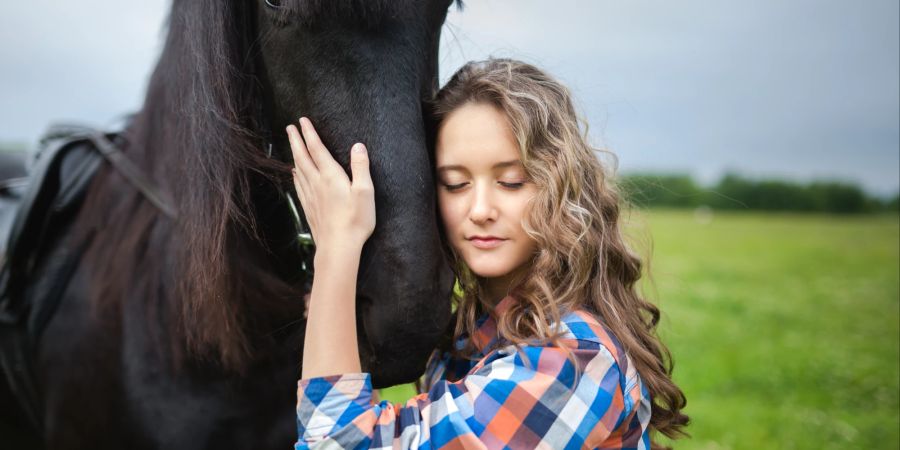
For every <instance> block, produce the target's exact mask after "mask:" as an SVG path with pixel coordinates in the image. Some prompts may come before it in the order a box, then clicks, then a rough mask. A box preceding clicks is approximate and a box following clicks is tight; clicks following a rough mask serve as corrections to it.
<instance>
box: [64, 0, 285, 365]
mask: <svg viewBox="0 0 900 450" xmlns="http://www.w3.org/2000/svg"><path fill="white" fill-rule="evenodd" d="M254 17H255V11H254V8H253V3H252V2H245V1H227V2H218V1H216V2H199V1H194V0H180V1H179V0H176V1H175V2H174V4H173V7H172V11H171V15H170V17H169V20H168V26H169V32H168V38H167V40H166V43H165V46H164V49H163V51H162V54H161V56H160V59H159V62H158V65H157V67H156V69H155V71H154V73H153V75H152V77H151V79H150V83H149V86H148V89H147V96H146V99H145V103H144V106H143V108H142V110H141V111H140V112H139V113H138V114H137V115H136V117H135V118H134V120H133V122H132V123H131V125H130V126H129V127H128V129H127V130H126V132H125V136H126V139H127V142H128V143H127V147H126V151H127V153H128V156H129V157H130V158H132V159H133V160H135V161H136V162H138V163H139V164H140V165H141V166H142V167H145V168H147V170H148V171H149V173H150V174H151V176H152V178H154V179H155V180H154V181H156V182H157V183H158V185H160V186H161V187H162V189H163V190H164V191H166V193H167V194H168V195H169V196H170V197H171V198H172V199H173V200H174V202H175V205H176V208H177V210H178V215H179V218H178V221H177V222H173V221H170V220H168V219H167V218H166V217H164V216H163V215H161V214H160V213H159V212H158V211H157V210H155V209H154V208H153V207H152V206H151V205H150V204H148V203H147V202H146V201H145V200H144V199H143V198H142V197H141V195H140V194H138V193H137V192H136V191H132V190H130V189H128V188H120V189H118V190H117V189H113V188H112V186H113V185H119V180H118V179H117V178H118V177H117V175H116V174H115V173H113V172H111V171H106V173H104V174H101V176H98V177H97V179H96V180H95V183H94V185H93V187H92V192H91V193H90V195H89V199H90V201H89V202H88V203H87V204H86V205H85V208H84V209H83V211H82V216H83V217H84V218H85V221H84V222H83V223H84V224H85V225H86V228H84V229H83V232H85V233H87V232H91V231H93V230H103V234H102V239H101V240H100V241H98V242H96V243H95V245H93V247H92V248H91V251H90V252H89V254H88V255H87V258H88V259H89V260H90V261H92V263H93V264H96V266H95V267H97V268H98V270H97V271H96V273H95V280H94V281H95V282H94V283H92V285H93V286H96V289H97V292H96V295H95V296H94V297H95V298H96V299H97V301H98V302H99V305H98V306H100V307H101V308H109V307H115V306H118V303H120V302H122V301H124V299H128V301H137V302H144V304H145V305H146V307H147V308H148V315H150V316H151V317H154V316H156V315H158V314H162V315H163V316H164V317H165V319H166V320H167V321H168V322H169V324H170V327H171V329H170V332H171V334H170V335H169V336H164V337H160V338H161V339H168V340H169V341H170V344H171V348H172V349H173V351H175V352H176V354H180V353H183V351H181V349H184V348H187V349H189V352H191V353H195V354H199V355H201V356H202V355H205V356H206V357H207V358H211V359H213V360H220V361H221V362H222V363H223V364H224V365H225V366H227V367H231V368H240V367H241V366H243V365H244V364H245V363H246V362H248V358H249V355H250V353H251V352H253V351H254V350H255V349H254V348H252V345H253V344H252V343H257V344H259V343H261V342H263V341H265V340H266V338H267V333H269V332H270V331H271V330H272V329H276V328H279V327H280V326H281V325H283V324H273V323H271V318H272V317H285V316H293V317H301V316H302V309H301V308H302V307H301V306H300V305H299V302H297V301H296V299H297V298H299V297H300V296H301V295H302V292H300V291H298V288H297V287H296V286H295V285H296V284H297V283H296V281H298V280H290V276H289V274H286V273H284V272H285V269H284V267H281V268H279V267H272V256H271V255H270V254H267V251H266V249H267V248H269V247H271V246H272V245H273V244H275V243H273V242H269V241H267V239H268V238H269V236H267V233H266V230H263V229H262V228H261V227H260V224H259V223H258V218H259V217H260V216H261V215H262V216H265V214H266V211H265V208H266V207H271V206H272V203H273V202H274V201H275V200H276V199H277V193H278V187H279V186H281V185H282V183H283V182H284V181H286V179H287V174H289V166H287V165H286V164H284V163H280V162H277V161H274V160H271V159H269V158H268V157H267V155H266V153H265V150H264V146H265V138H266V136H265V129H266V128H265V127H266V126H265V124H264V123H263V120H262V115H261V105H262V90H261V86H260V84H259V82H258V80H257V79H256V76H257V70H258V68H257V67H256V61H255V58H254V54H253V53H254V49H253V45H254V42H253V36H255V33H254ZM254 192H263V193H264V194H262V197H263V198H254ZM265 193H268V195H266V194H265ZM256 196H257V197H259V196H260V195H259V194H256ZM261 209H263V211H260V210H261ZM269 214H271V213H269ZM271 219H272V221H277V220H282V221H283V223H285V224H287V223H290V220H289V219H288V218H287V217H278V216H277V215H276V216H274V217H271ZM276 228H277V227H276ZM276 234H277V233H274V232H273V233H271V235H276ZM247 241H250V242H256V243H258V244H263V245H262V246H259V245H256V246H251V245H246V242H247ZM279 244H281V243H279ZM165 247H169V251H147V250H148V249H149V248H153V249H158V248H165ZM162 255H170V258H171V259H170V260H162V259H160V258H159V257H161V256H162ZM295 267H296V266H295ZM147 274H158V278H150V279H148V278H147ZM286 280H289V281H294V283H291V282H289V281H286ZM161 299H168V300H169V301H168V302H162V301H161ZM182 356H185V355H182Z"/></svg>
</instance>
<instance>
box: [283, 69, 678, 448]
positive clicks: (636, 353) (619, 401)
mask: <svg viewBox="0 0 900 450" xmlns="http://www.w3.org/2000/svg"><path fill="white" fill-rule="evenodd" d="M434 112H435V118H436V123H437V126H438V128H437V130H438V132H437V138H436V139H437V140H436V144H435V163H436V168H435V175H436V180H437V184H438V186H437V199H438V203H439V210H440V214H441V222H442V225H443V235H444V238H445V240H446V244H447V246H448V249H449V250H450V254H451V255H452V257H453V264H454V266H455V270H456V273H457V277H458V281H459V283H460V287H461V293H458V298H456V299H454V300H455V301H456V302H457V310H456V321H455V330H454V333H453V337H455V338H456V339H455V345H454V346H453V348H452V349H449V351H443V350H437V351H436V352H435V353H434V354H433V355H432V359H431V360H430V361H429V364H428V367H427V372H426V376H425V378H424V386H423V393H421V394H420V395H418V396H416V397H414V398H413V399H411V400H409V401H407V402H406V404H405V405H399V404H398V405H392V404H390V403H388V402H380V403H375V402H374V401H373V400H372V387H371V381H370V377H369V374H366V373H360V370H361V369H360V362H359V355H358V352H357V342H356V319H355V316H354V303H353V302H354V297H355V292H354V290H355V284H356V283H355V281H356V279H355V276H356V270H355V269H354V268H357V267H358V264H359V257H360V252H361V249H362V245H363V243H364V242H365V241H366V239H367V238H368V237H369V235H370V234H371V233H372V231H373V228H374V226H375V206H374V200H373V194H372V180H371V178H370V176H369V172H368V158H367V156H366V149H365V147H364V146H363V145H362V144H356V145H354V147H353V148H352V150H351V163H350V166H351V176H352V181H351V180H350V179H348V177H347V175H346V174H345V173H344V172H343V170H342V169H341V167H340V166H339V165H338V164H337V163H336V162H335V161H334V160H333V159H332V158H331V156H330V154H329V153H328V151H327V149H326V148H325V147H324V146H323V145H322V143H321V141H320V140H319V138H318V136H317V135H316V133H315V130H314V128H313V126H312V124H311V123H310V122H309V120H307V119H301V120H300V130H299V131H298V130H297V128H296V127H294V126H293V125H292V126H290V127H288V133H289V136H290V139H291V146H292V148H293V151H294V158H295V163H296V169H295V176H294V184H295V187H296V189H297V192H298V195H299V197H300V200H301V203H302V205H303V208H304V210H305V211H306V213H307V218H308V219H309V221H310V226H311V228H312V232H313V236H314V237H315V239H316V245H317V253H316V261H315V267H316V275H315V280H314V282H313V289H312V293H311V298H310V305H309V322H308V328H307V331H306V343H305V348H304V353H303V374H302V379H301V380H300V381H299V383H298V386H299V387H298V403H297V415H298V427H299V435H300V436H299V440H298V442H297V443H296V448H307V447H308V446H309V447H312V446H316V445H317V444H320V445H325V444H330V445H331V446H332V447H334V448H360V447H363V448H366V447H369V448H381V447H395V448H503V447H510V448H537V447H543V448H554V449H555V448H581V447H588V448H595V447H600V448H650V447H651V442H650V434H651V432H654V431H657V432H661V433H663V434H665V435H666V436H669V437H677V436H679V435H681V434H683V433H682V431H681V428H682V427H683V426H684V425H686V424H687V416H685V415H684V414H682V413H681V409H682V408H683V407H684V404H685V399H684V395H683V394H682V392H681V390H679V388H678V387H677V386H676V385H675V384H674V383H673V382H672V380H671V376H670V375H671V362H670V358H668V352H667V350H666V348H665V346H664V345H663V344H662V343H661V342H660V341H659V340H658V338H657V337H656V335H655V331H654V330H655V326H656V322H657V320H658V318H659V311H658V309H657V308H656V307H655V306H653V305H652V304H650V303H647V302H645V301H644V300H642V299H641V298H640V297H639V296H638V294H637V293H636V291H635V286H634V284H635V282H636V281H637V279H638V278H639V277H640V271H641V262H640V260H639V259H638V258H637V257H636V256H635V255H634V254H632V253H631V252H630V251H629V249H628V248H627V246H626V245H625V242H624V240H623V239H622V235H621V233H620V231H619V229H618V214H619V208H618V200H619V199H618V196H617V194H616V192H615V190H614V189H613V187H612V186H611V184H610V182H609V180H608V178H607V175H606V174H605V172H604V170H603V168H602V167H601V165H600V163H599V161H598V159H597V157H596V156H595V154H594V152H593V149H592V148H591V147H590V146H589V145H588V144H587V143H586V136H584V135H583V134H582V133H581V130H580V129H579V122H578V120H577V117H576V114H575V112H574V108H573V106H572V101H571V98H570V95H569V92H568V90H567V89H566V88H565V87H564V86H562V85H561V84H559V83H558V82H556V81H555V80H553V79H552V78H551V77H549V76H548V75H546V74H544V73H543V72H541V71H540V70H538V69H537V68H535V67H533V66H530V65H528V64H524V63H521V62H517V61H512V60H499V59H493V60H487V61H483V62H475V63H469V64H467V65H465V66H464V67H463V68H461V69H460V70H459V71H458V72H457V73H456V75H454V77H453V78H452V79H451V80H450V81H449V82H448V84H447V85H446V86H445V87H444V88H443V89H441V91H440V92H439V93H438V95H437V98H436V100H435V103H434ZM348 268H349V269H348ZM326 446H327V445H326ZM332 447H329V448H332Z"/></svg>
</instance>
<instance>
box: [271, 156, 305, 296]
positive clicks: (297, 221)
mask: <svg viewBox="0 0 900 450" xmlns="http://www.w3.org/2000/svg"><path fill="white" fill-rule="evenodd" d="M273 149H274V145H273V144H272V143H271V142H269V143H268V144H266V156H267V157H268V158H270V159H271V158H272V154H273ZM279 191H280V192H281V195H282V196H284V199H285V201H286V202H287V205H288V209H289V210H290V212H291V217H292V218H293V219H294V227H295V229H296V230H297V236H296V239H297V245H298V246H299V247H300V253H301V255H302V259H301V260H300V270H301V271H303V273H304V274H306V275H307V277H306V279H307V284H309V283H312V276H313V258H314V257H315V255H316V243H315V242H314V241H313V237H312V231H311V230H310V227H309V223H308V222H307V221H306V214H304V213H303V208H302V207H299V206H298V205H297V202H296V200H294V195H293V193H292V192H291V191H290V190H284V189H279Z"/></svg>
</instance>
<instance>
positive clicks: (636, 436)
mask: <svg viewBox="0 0 900 450" xmlns="http://www.w3.org/2000/svg"><path fill="white" fill-rule="evenodd" d="M514 301H515V300H514V299H513V298H512V297H506V298H505V299H503V300H502V301H501V302H500V303H499V304H498V305H497V307H496V309H495V311H496V313H497V314H502V313H503V312H504V311H505V310H506V309H508V308H509V306H510V304H511V303H512V302H514ZM562 319H563V320H562V322H563V325H562V331H564V332H565V336H564V338H563V339H562V340H561V345H562V346H563V347H566V348H561V347H555V346H533V347H529V346H523V347H519V349H518V351H517V349H516V346H514V345H502V344H503V343H502V342H500V343H499V344H500V345H498V342H497V332H496V322H495V321H494V319H493V318H492V317H488V316H485V317H483V318H481V319H480V320H479V322H478V325H479V327H478V330H477V332H476V334H475V335H474V336H473V339H474V341H475V344H476V346H477V347H478V348H479V349H480V350H481V353H479V355H477V356H478V360H477V361H468V360H458V359H453V358H450V356H449V354H448V353H443V354H438V352H437V351H436V352H435V353H434V354H433V355H432V358H431V360H430V361H429V363H428V366H427V370H426V373H425V376H424V381H425V382H424V384H423V386H424V388H425V390H426V392H423V393H421V394H419V395H417V396H415V397H413V398H412V399H410V400H408V401H407V402H406V404H405V405H404V404H399V403H398V404H396V405H394V404H391V403H390V402H388V401H382V402H380V403H374V402H373V401H372V383H371V379H370V375H369V374H368V373H348V374H343V375H333V376H327V377H317V378H309V379H303V380H300V381H299V382H298V388H297V427H298V434H299V436H300V439H299V440H298V441H297V443H296V444H295V445H294V448H295V449H306V448H335V449H351V448H354V449H356V448H379V449H381V448H385V449H386V448H400V449H426V448H434V449H458V448H473V449H493V448H498V449H499V448H513V449H517V448H523V449H524V448H528V449H533V448H547V449H570V448H603V449H624V448H639V449H649V448H650V439H649V436H648V433H647V426H648V424H649V422H650V395H649V393H648V391H647V389H646V387H645V386H644V384H643V382H642V381H641V378H640V376H639V375H638V373H637V371H636V370H635V368H634V366H633V365H632V364H631V361H630V360H629V358H628V356H627V355H626V354H625V352H624V351H623V350H622V347H621V345H620V344H619V342H618V341H617V340H616V339H615V338H613V336H612V334H611V333H609V332H608V331H607V330H606V328H605V327H604V326H603V325H601V324H600V323H599V322H598V321H597V319H595V318H594V317H592V316H591V315H590V314H588V313H586V312H584V311H576V312H571V313H568V314H566V315H565V316H564V317H563V318H562ZM462 339H464V338H461V339H460V340H458V341H457V344H456V345H457V346H458V348H459V347H461V344H462V343H463V342H464V341H463V340H462ZM567 350H569V351H571V353H572V355H573V356H574V358H575V360H576V361H578V368H579V369H580V370H581V372H580V374H577V373H576V370H575V366H574V365H573V364H572V363H571V361H570V360H569V359H568V358H567V356H568V354H569V353H568V352H567ZM485 352H487V353H486V354H485Z"/></svg>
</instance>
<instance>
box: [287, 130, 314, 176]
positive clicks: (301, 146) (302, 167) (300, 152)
mask: <svg viewBox="0 0 900 450" xmlns="http://www.w3.org/2000/svg"><path fill="white" fill-rule="evenodd" d="M287 134H288V141H289V142H290V143H291V153H292V154H293V155H294V166H295V167H296V168H297V169H298V170H299V171H300V173H301V174H302V175H303V176H305V177H309V176H310V175H312V174H314V173H316V172H318V170H317V166H316V164H315V162H313V160H312V158H311V157H310V156H309V150H308V149H307V148H306V144H305V143H304V142H303V138H301V137H300V131H298V130H297V127H295V126H294V125H288V126H287Z"/></svg>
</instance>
